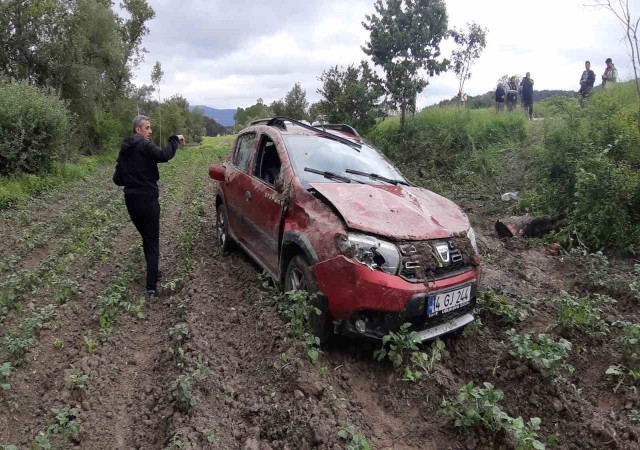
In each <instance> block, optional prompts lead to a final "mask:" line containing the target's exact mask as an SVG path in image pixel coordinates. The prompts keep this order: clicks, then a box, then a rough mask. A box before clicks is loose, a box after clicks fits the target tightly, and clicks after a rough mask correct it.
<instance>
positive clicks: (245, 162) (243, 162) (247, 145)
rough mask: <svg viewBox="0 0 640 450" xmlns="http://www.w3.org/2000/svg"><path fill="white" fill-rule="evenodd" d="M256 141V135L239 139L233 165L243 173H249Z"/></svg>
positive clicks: (246, 135) (244, 135)
mask: <svg viewBox="0 0 640 450" xmlns="http://www.w3.org/2000/svg"><path fill="white" fill-rule="evenodd" d="M255 140H256V135H255V133H249V134H243V135H242V136H240V137H239V138H238V144H237V147H236V152H235V154H234V155H233V165H234V166H236V167H237V168H238V169H240V170H242V171H243V172H249V160H250V159H251V150H252V149H253V143H254V141H255Z"/></svg>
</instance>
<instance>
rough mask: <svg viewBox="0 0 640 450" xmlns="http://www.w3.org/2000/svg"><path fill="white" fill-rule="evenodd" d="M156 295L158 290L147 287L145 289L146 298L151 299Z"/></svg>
mask: <svg viewBox="0 0 640 450" xmlns="http://www.w3.org/2000/svg"><path fill="white" fill-rule="evenodd" d="M157 296H158V291H156V290H155V289H149V290H148V291H147V298H148V299H153V298H156V297H157Z"/></svg>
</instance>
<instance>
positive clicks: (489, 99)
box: [438, 90, 577, 109]
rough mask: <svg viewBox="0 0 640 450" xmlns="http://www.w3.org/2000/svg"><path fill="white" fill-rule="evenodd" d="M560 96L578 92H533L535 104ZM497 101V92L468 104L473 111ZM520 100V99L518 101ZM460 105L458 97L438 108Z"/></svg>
mask: <svg viewBox="0 0 640 450" xmlns="http://www.w3.org/2000/svg"><path fill="white" fill-rule="evenodd" d="M558 95H562V96H566V97H575V96H576V95H577V90H575V91H562V90H542V91H536V90H534V91H533V102H534V103H538V102H539V101H542V100H545V99H547V98H550V97H555V96H558ZM494 99H495V91H489V92H487V93H486V94H482V95H470V96H469V97H468V99H467V104H468V106H469V107H470V108H471V109H475V108H487V107H490V106H493V105H494ZM518 100H519V99H518ZM457 104H458V97H457V96H455V97H452V98H451V99H450V100H443V101H441V102H440V103H438V106H451V105H457Z"/></svg>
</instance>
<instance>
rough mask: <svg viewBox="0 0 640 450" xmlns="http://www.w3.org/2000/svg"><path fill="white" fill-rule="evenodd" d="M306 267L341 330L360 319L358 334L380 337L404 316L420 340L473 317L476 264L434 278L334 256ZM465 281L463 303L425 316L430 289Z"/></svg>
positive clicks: (427, 338)
mask: <svg viewBox="0 0 640 450" xmlns="http://www.w3.org/2000/svg"><path fill="white" fill-rule="evenodd" d="M311 271H312V273H313V275H314V277H315V280H316V282H317V284H318V287H319V288H320V291H322V293H323V294H324V295H325V296H326V297H327V298H328V299H329V302H328V303H329V312H330V313H331V316H332V317H333V318H334V320H337V321H339V322H340V323H342V324H343V326H342V328H343V329H342V331H343V332H346V333H347V334H351V332H352V331H354V332H356V331H355V330H356V327H355V326H354V324H355V322H356V321H357V320H364V321H365V323H366V329H367V331H366V332H365V333H362V332H360V333H359V334H360V335H362V334H364V335H366V336H368V337H374V338H381V337H382V336H384V334H387V332H388V331H390V330H393V329H397V328H398V327H399V326H400V325H402V324H403V323H405V322H410V323H412V324H413V328H414V329H415V330H416V331H418V334H419V335H420V336H421V338H422V336H424V339H423V340H429V339H433V338H435V337H437V336H439V335H441V334H444V333H448V332H450V331H454V330H455V329H457V328H461V327H464V326H466V325H467V324H469V323H471V322H472V321H473V315H472V312H473V308H474V306H475V298H476V291H477V281H478V277H479V272H478V270H477V269H476V268H470V269H469V270H468V271H466V272H464V273H458V274H455V275H452V276H450V277H448V278H443V279H440V280H436V281H429V282H427V283H410V282H408V281H406V280H404V279H403V278H401V277H399V276H395V275H389V274H387V273H384V272H381V271H379V270H372V269H370V268H368V267H366V266H364V265H362V264H359V263H357V262H355V261H353V260H351V259H348V258H346V257H344V256H337V257H335V258H332V259H330V260H327V261H323V262H321V263H319V264H316V265H315V266H313V267H311ZM468 285H470V286H471V297H472V299H471V301H470V302H469V303H468V304H467V305H464V306H463V307H461V308H459V309H457V310H455V311H451V312H449V313H446V314H440V315H437V316H434V317H429V315H428V314H427V304H428V299H429V295H430V294H433V293H435V292H439V291H447V290H450V289H454V288H456V287H462V286H468ZM356 333H358V332H356ZM438 333H439V334H438Z"/></svg>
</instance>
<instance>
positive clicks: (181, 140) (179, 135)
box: [176, 134, 184, 145]
mask: <svg viewBox="0 0 640 450" xmlns="http://www.w3.org/2000/svg"><path fill="white" fill-rule="evenodd" d="M176 136H177V137H178V142H180V145H184V136H183V135H181V134H178V135H176Z"/></svg>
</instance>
